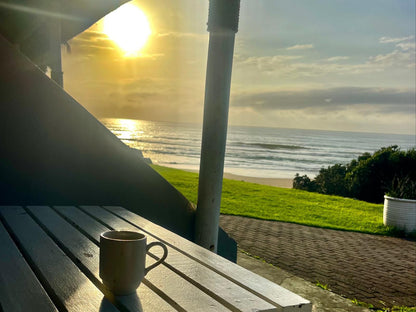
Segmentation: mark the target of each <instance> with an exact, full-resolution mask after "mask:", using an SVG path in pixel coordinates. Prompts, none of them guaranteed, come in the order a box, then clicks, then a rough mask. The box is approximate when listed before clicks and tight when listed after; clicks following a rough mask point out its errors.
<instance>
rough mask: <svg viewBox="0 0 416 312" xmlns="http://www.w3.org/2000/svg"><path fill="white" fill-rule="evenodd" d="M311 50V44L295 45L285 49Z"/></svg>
mask: <svg viewBox="0 0 416 312" xmlns="http://www.w3.org/2000/svg"><path fill="white" fill-rule="evenodd" d="M307 49H313V44H296V45H294V46H291V47H288V48H286V50H307Z"/></svg>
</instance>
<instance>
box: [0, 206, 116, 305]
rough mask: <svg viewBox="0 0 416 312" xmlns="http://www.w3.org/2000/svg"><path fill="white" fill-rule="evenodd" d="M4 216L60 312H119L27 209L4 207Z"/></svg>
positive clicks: (0, 211) (2, 210)
mask: <svg viewBox="0 0 416 312" xmlns="http://www.w3.org/2000/svg"><path fill="white" fill-rule="evenodd" d="M0 213H1V215H2V216H3V218H4V221H5V223H6V224H7V225H8V227H9V228H10V229H11V230H12V231H13V235H14V236H15V237H16V239H17V240H18V241H19V244H20V245H21V246H22V248H23V250H24V253H25V254H26V255H27V257H28V258H30V261H31V262H32V263H33V264H34V266H36V269H37V271H38V272H37V275H38V276H39V275H41V276H42V277H41V278H40V279H41V280H42V283H43V284H44V285H45V288H46V289H47V291H48V292H49V293H53V297H54V303H55V304H56V305H57V308H58V309H59V310H67V311H74V312H75V311H79V312H81V311H82V312H84V311H99V310H100V307H101V308H102V306H103V305H105V307H106V310H105V311H114V312H115V311H118V310H117V309H116V308H115V307H114V306H113V305H112V304H111V303H109V302H108V300H107V299H105V298H104V296H103V294H102V293H101V292H100V291H99V290H98V289H97V287H95V285H94V284H92V283H91V281H90V280H89V279H88V278H87V277H86V276H85V275H84V274H83V273H82V272H81V271H80V270H79V269H78V267H77V266H76V265H75V264H74V263H73V262H72V261H71V260H70V259H69V258H68V257H67V256H66V255H65V253H64V252H63V251H62V250H61V249H60V248H59V247H58V246H57V245H56V244H55V243H54V242H53V240H52V239H51V238H50V237H49V236H48V235H47V234H46V233H45V232H44V231H43V230H42V229H41V228H40V227H39V225H38V224H37V223H36V222H35V221H34V220H33V219H32V218H31V217H30V216H29V215H28V214H27V213H26V211H25V210H24V209H23V208H16V207H1V209H0Z"/></svg>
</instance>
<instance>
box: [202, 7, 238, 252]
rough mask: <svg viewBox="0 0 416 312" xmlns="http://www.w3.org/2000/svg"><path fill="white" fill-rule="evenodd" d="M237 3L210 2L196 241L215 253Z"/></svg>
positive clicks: (236, 25)
mask: <svg viewBox="0 0 416 312" xmlns="http://www.w3.org/2000/svg"><path fill="white" fill-rule="evenodd" d="M239 9H240V0H210V6H209V17H208V31H209V32H210V37H209V49H208V62H207V74H206V82H205V103H204V122H203V133H202V147H201V162H200V170H199V185H198V205H197V211H196V223H195V241H196V243H198V244H199V245H201V246H203V247H205V248H207V249H209V250H211V251H213V252H217V247H218V246H217V244H218V227H219V216H220V204H221V192H222V179H223V172H224V157H225V145H226V139H227V124H228V107H229V99H230V86H231V72H232V64H233V53H234V39H235V33H236V32H237V29H238V15H239Z"/></svg>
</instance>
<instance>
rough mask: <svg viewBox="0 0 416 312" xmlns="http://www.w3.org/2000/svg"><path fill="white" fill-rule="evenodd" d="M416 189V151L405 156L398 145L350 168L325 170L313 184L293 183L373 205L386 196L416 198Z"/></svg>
mask: <svg viewBox="0 0 416 312" xmlns="http://www.w3.org/2000/svg"><path fill="white" fill-rule="evenodd" d="M415 186H416V150H415V149H411V150H409V151H407V152H404V151H401V150H400V149H399V148H398V147H397V145H393V146H389V147H383V148H381V149H380V150H378V151H376V152H375V153H374V154H373V155H371V154H369V153H364V154H363V155H361V156H359V157H358V158H357V159H356V160H355V159H354V160H352V161H351V162H350V163H349V164H347V165H346V166H344V165H341V164H336V165H333V166H329V167H328V168H322V169H321V170H320V171H319V174H318V175H317V176H316V178H315V179H314V180H312V181H311V180H310V179H309V178H308V176H306V175H304V176H302V177H300V176H299V174H296V177H295V180H294V182H293V188H298V189H303V190H307V191H312V192H318V193H322V194H328V195H340V196H347V197H353V198H357V199H360V200H364V201H368V202H373V203H381V202H382V201H383V198H384V194H386V193H391V194H393V193H395V194H398V195H400V196H399V197H400V198H403V196H407V197H409V196H410V197H415V195H416V194H415V193H416V187H415ZM408 199H412V198H408Z"/></svg>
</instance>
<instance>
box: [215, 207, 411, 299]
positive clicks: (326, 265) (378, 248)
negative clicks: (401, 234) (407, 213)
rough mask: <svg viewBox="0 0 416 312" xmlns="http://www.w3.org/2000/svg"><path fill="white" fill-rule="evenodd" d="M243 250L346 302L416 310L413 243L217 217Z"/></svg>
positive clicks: (289, 224)
mask: <svg viewBox="0 0 416 312" xmlns="http://www.w3.org/2000/svg"><path fill="white" fill-rule="evenodd" d="M220 225H221V227H222V228H223V229H224V230H225V231H226V232H227V233H228V234H229V235H230V236H231V237H233V238H234V239H235V240H236V241H237V243H238V245H239V247H240V248H241V249H243V250H244V251H246V252H248V253H250V254H252V255H255V256H259V257H261V258H263V259H264V260H266V261H267V262H269V263H271V264H273V265H275V266H277V267H280V268H282V269H284V270H286V271H288V272H290V273H293V274H295V275H297V276H299V277H302V278H303V279H305V280H308V281H310V282H312V283H316V282H317V281H319V282H320V283H322V284H327V285H328V286H329V288H330V289H331V290H332V291H333V292H335V293H337V294H340V295H342V296H345V297H347V298H349V299H357V300H359V301H363V302H366V303H371V304H373V305H374V306H376V307H383V303H382V302H384V304H385V305H386V306H388V307H392V306H395V305H396V306H397V305H398V306H402V305H403V306H416V242H414V241H408V240H405V239H400V238H394V237H384V236H378V235H369V234H362V233H355V232H346V231H336V230H329V229H321V228H315V227H309V226H303V225H298V224H291V223H284V222H276V221H265V220H258V219H252V218H245V217H239V216H227V215H221V217H220Z"/></svg>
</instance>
